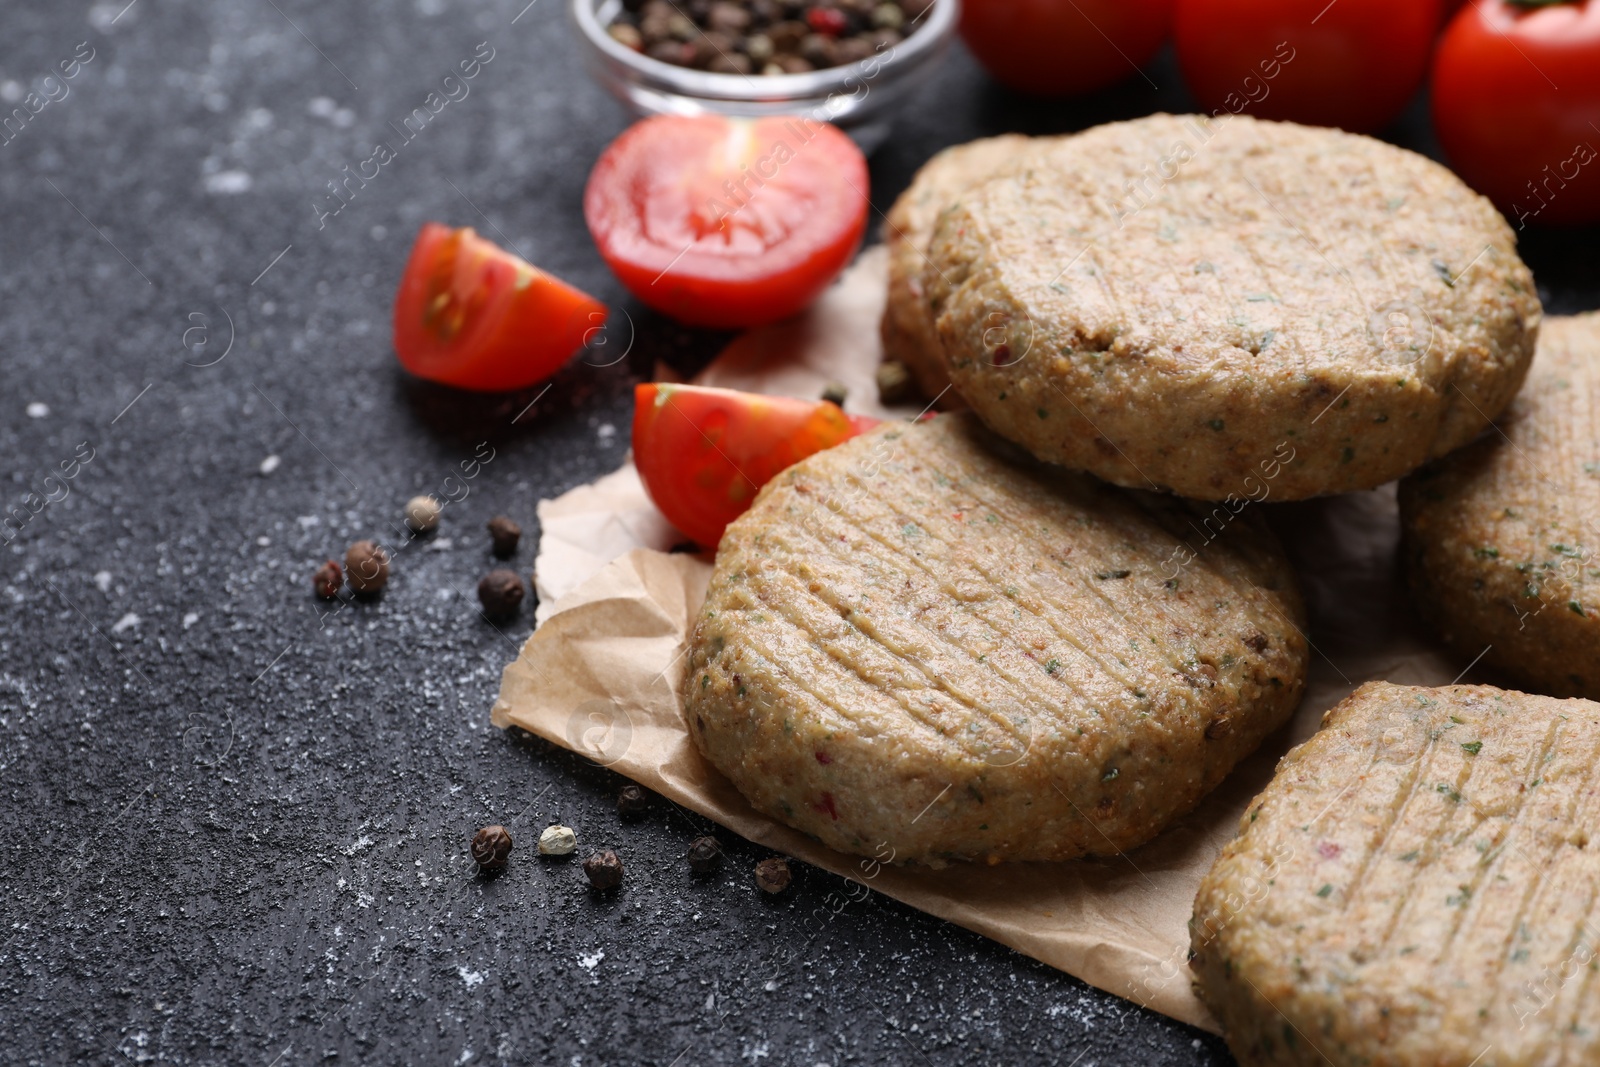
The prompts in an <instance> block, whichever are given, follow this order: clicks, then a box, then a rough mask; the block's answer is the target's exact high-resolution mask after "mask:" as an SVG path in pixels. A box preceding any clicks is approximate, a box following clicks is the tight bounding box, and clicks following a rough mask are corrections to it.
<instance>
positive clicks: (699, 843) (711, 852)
mask: <svg viewBox="0 0 1600 1067" xmlns="http://www.w3.org/2000/svg"><path fill="white" fill-rule="evenodd" d="M720 866H722V846H721V845H719V844H717V839H716V838H714V837H697V838H695V839H694V840H693V841H691V842H690V843H689V869H690V870H692V871H694V873H695V874H711V873H712V872H713V871H715V870H716V869H717V868H718V867H720Z"/></svg>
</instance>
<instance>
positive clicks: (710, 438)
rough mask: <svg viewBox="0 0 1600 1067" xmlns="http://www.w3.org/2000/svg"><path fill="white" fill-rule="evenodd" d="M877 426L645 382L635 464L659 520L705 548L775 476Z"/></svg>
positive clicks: (827, 411)
mask: <svg viewBox="0 0 1600 1067" xmlns="http://www.w3.org/2000/svg"><path fill="white" fill-rule="evenodd" d="M876 425H878V420H877V419H873V418H869V417H867V416H864V415H846V414H845V413H844V412H843V411H841V410H840V409H839V407H838V405H836V404H833V403H830V402H828V401H826V400H797V399H795V398H793V397H787V396H764V395H762V394H759V393H741V392H738V391H736V390H733V389H711V388H707V387H704V386H695V385H668V384H662V383H654V382H645V383H643V384H640V385H639V386H637V387H636V388H635V390H634V408H633V463H634V466H635V467H637V468H638V470H639V478H640V480H641V481H643V482H644V487H645V490H646V492H648V493H649V494H650V499H651V500H652V501H654V502H655V505H656V507H657V508H659V509H661V513H662V514H663V515H665V516H666V517H667V519H668V520H670V521H671V523H672V524H673V525H674V526H676V527H677V528H678V529H680V530H682V531H683V532H684V533H685V534H687V535H688V536H689V537H691V538H693V539H694V540H695V542H696V543H698V544H701V545H704V546H706V547H707V548H710V547H714V546H715V545H716V544H717V542H718V541H720V540H722V532H723V530H725V529H726V528H727V526H728V523H730V522H732V521H733V520H734V519H736V518H738V517H739V516H740V515H742V514H744V512H745V509H747V508H748V507H749V506H750V504H751V502H752V501H753V500H755V498H756V494H757V493H759V492H760V491H761V487H762V486H764V485H766V484H767V483H768V482H769V481H771V480H772V479H773V477H775V476H776V475H777V474H778V473H779V472H780V471H782V470H784V469H785V468H787V467H789V466H792V465H793V464H795V463H798V462H799V461H800V460H802V459H804V458H806V457H807V456H809V455H812V454H813V453H816V452H820V451H822V450H823V449H825V448H832V447H833V446H834V445H837V444H839V443H840V442H842V441H847V440H849V439H850V438H852V437H854V436H856V435H857V434H859V433H863V432H865V431H866V430H869V429H871V428H872V427H873V426H876Z"/></svg>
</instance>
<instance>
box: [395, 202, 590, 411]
mask: <svg viewBox="0 0 1600 1067" xmlns="http://www.w3.org/2000/svg"><path fill="white" fill-rule="evenodd" d="M605 320H606V306H605V305H604V304H602V303H600V301H598V300H596V299H595V298H594V297H592V296H590V295H589V294H587V293H585V292H582V291H581V290H578V289H574V288H573V287H572V286H570V285H568V284H567V283H566V282H563V281H561V280H560V279H559V278H555V277H553V276H551V275H549V274H546V273H545V272H544V271H542V270H539V269H538V268H537V267H534V266H532V265H531V264H529V263H527V262H525V261H524V260H523V259H521V258H520V257H518V256H515V255H512V254H511V253H510V252H507V251H506V250H505V249H503V248H501V247H499V246H498V245H496V244H494V243H493V242H491V241H486V240H484V239H483V238H482V237H479V236H478V235H477V234H476V233H474V232H473V231H472V228H471V227H467V228H464V229H460V230H452V229H450V228H449V227H448V226H441V225H439V224H438V223H437V222H429V223H425V224H424V225H423V227H422V231H421V232H420V233H418V234H417V243H416V244H414V245H412V246H411V258H410V260H408V261H407V263H406V272H405V274H404V275H403V276H402V277H401V279H400V291H399V292H398V293H396V294H395V300H394V350H395V354H396V355H398V356H399V357H400V365H401V366H403V367H405V369H406V370H408V371H410V372H411V373H412V374H415V375H416V376H417V377H419V378H427V379H429V380H430V381H435V382H442V383H444V384H445V385H454V386H457V387H459V388H462V389H477V390H481V391H484V392H497V391H501V390H506V389H520V388H522V387H523V386H525V385H532V384H533V383H534V382H537V381H542V380H543V379H545V378H548V377H550V376H551V375H552V374H554V373H555V372H556V371H558V370H560V369H561V365H562V364H563V363H565V362H566V361H567V359H568V358H569V357H570V356H571V355H572V354H573V353H574V352H576V351H577V350H578V349H579V348H581V347H583V345H584V343H585V342H586V341H588V340H589V338H590V337H591V336H592V335H593V334H594V333H595V331H597V330H599V329H601V327H603V326H604V324H605Z"/></svg>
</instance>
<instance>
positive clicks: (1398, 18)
mask: <svg viewBox="0 0 1600 1067" xmlns="http://www.w3.org/2000/svg"><path fill="white" fill-rule="evenodd" d="M1439 5H1440V0H1331V2H1330V0H1178V8H1177V14H1176V16H1175V18H1174V20H1173V34H1174V36H1175V38H1176V40H1177V44H1178V65H1179V66H1180V67H1182V68H1183V76H1184V78H1185V79H1186V80H1187V81H1188V83H1189V88H1190V89H1192V90H1193V91H1194V95H1195V96H1196V97H1197V98H1198V99H1199V101H1200V103H1201V104H1203V105H1204V106H1205V108H1206V110H1208V111H1211V112H1212V113H1213V114H1215V113H1219V112H1223V111H1228V112H1233V113H1235V114H1237V113H1238V112H1240V111H1247V112H1249V113H1250V114H1252V115H1255V116H1257V117H1258V118H1265V119H1290V120H1292V121H1295V122H1304V123H1308V124H1310V125H1313V126H1339V127H1342V128H1344V129H1347V130H1357V131H1371V130H1377V129H1380V128H1382V127H1383V126H1384V125H1385V124H1387V123H1388V122H1389V121H1390V120H1391V119H1393V118H1394V117H1395V116H1396V115H1398V114H1400V111H1401V109H1402V108H1404V107H1405V106H1406V103H1407V102H1408V101H1409V100H1410V99H1411V97H1412V95H1413V94H1415V93H1416V91H1417V87H1418V86H1419V85H1421V84H1422V77H1423V75H1424V74H1426V73H1427V69H1428V55H1429V52H1430V51H1431V49H1432V47H1433V40H1434V36H1435V34H1437V32H1438V29H1439V19H1440V10H1441V9H1440V6H1439Z"/></svg>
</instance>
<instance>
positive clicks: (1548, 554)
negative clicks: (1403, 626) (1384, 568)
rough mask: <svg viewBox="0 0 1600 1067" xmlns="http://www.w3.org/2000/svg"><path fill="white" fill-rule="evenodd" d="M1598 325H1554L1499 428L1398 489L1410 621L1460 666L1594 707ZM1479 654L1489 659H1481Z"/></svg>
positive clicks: (1575, 319) (1599, 526)
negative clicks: (1418, 617)
mask: <svg viewBox="0 0 1600 1067" xmlns="http://www.w3.org/2000/svg"><path fill="white" fill-rule="evenodd" d="M1597 397H1600V313H1596V312H1591V313H1589V314H1587V315H1576V316H1572V317H1552V318H1548V319H1546V320H1545V322H1544V326H1543V327H1542V328H1541V329H1540V332H1539V354H1538V357H1537V358H1536V359H1535V360H1534V363H1533V370H1532V371H1531V372H1529V375H1528V384H1527V385H1525V386H1524V387H1523V389H1522V392H1521V393H1519V394H1518V395H1517V399H1516V400H1514V401H1512V404H1511V407H1510V408H1509V409H1508V410H1507V412H1506V415H1505V417H1504V418H1503V419H1501V420H1500V423H1499V432H1496V433H1492V434H1487V435H1485V436H1484V437H1483V438H1482V439H1481V440H1479V441H1475V442H1473V443H1472V444H1470V445H1468V446H1467V447H1466V448H1463V449H1461V450H1460V451H1457V452H1452V453H1451V454H1450V455H1448V456H1446V457H1445V458H1444V459H1442V460H1440V461H1439V462H1438V463H1436V464H1433V465H1432V466H1429V467H1426V468H1424V469H1423V470H1421V471H1418V472H1417V473H1416V474H1414V475H1412V476H1411V477H1409V478H1407V479H1406V480H1405V481H1403V482H1401V483H1400V515H1401V519H1402V522H1403V524H1404V530H1405V559H1406V572H1407V577H1408V578H1409V580H1410V584H1411V592H1412V597H1413V599H1414V600H1415V601H1416V604H1417V608H1418V610H1419V611H1420V612H1421V613H1422V615H1423V616H1424V617H1425V618H1427V620H1428V621H1429V622H1430V623H1432V624H1433V626H1434V628H1435V629H1436V630H1437V631H1438V632H1439V634H1440V636H1442V637H1443V638H1444V639H1445V641H1446V643H1448V644H1449V645H1451V646H1452V647H1453V648H1455V649H1456V650H1457V651H1458V652H1460V653H1461V654H1462V655H1463V656H1468V657H1472V656H1478V655H1479V654H1480V653H1481V654H1482V658H1483V662H1484V664H1485V665H1486V666H1491V667H1494V668H1497V669H1499V670H1501V671H1504V672H1505V673H1506V674H1508V675H1510V676H1512V677H1514V678H1516V679H1517V680H1518V681H1520V682H1521V683H1523V684H1524V685H1527V686H1529V687H1530V688H1532V689H1535V690H1537V691H1539V692H1541V693H1549V694H1551V695H1553V696H1581V697H1588V698H1590V699H1591V700H1595V699H1600V418H1597V417H1596V408H1597V406H1600V402H1597V399H1596V398H1597ZM1486 650H1487V651H1486Z"/></svg>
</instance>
